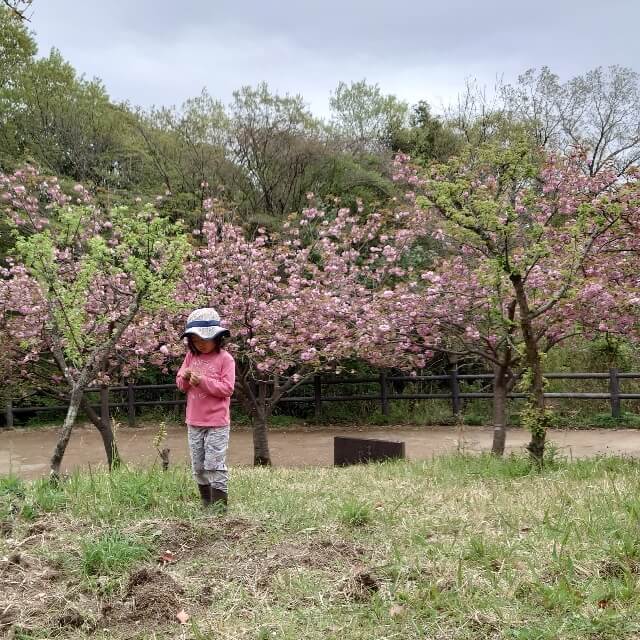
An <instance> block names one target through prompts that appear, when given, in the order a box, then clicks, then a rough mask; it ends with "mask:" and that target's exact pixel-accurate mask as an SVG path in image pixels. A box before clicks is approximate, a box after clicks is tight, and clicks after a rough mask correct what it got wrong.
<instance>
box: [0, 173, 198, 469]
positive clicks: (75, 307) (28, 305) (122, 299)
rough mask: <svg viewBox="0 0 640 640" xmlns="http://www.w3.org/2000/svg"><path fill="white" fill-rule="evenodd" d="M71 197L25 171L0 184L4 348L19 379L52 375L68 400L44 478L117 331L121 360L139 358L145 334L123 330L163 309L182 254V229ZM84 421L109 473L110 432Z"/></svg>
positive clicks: (104, 366)
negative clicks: (9, 239)
mask: <svg viewBox="0 0 640 640" xmlns="http://www.w3.org/2000/svg"><path fill="white" fill-rule="evenodd" d="M73 192H74V193H73V195H72V196H71V195H66V194H65V193H64V192H63V190H62V189H61V188H60V186H59V184H58V182H57V180H56V179H55V178H45V177H43V176H41V175H40V174H39V173H38V172H37V171H36V170H35V169H32V168H25V169H23V170H20V171H17V172H16V173H14V174H12V175H5V174H0V203H1V206H2V210H3V213H4V214H5V215H6V216H7V218H8V220H9V222H10V224H11V226H12V228H13V233H14V236H15V249H14V251H13V255H12V256H11V257H10V258H9V259H8V261H7V264H6V266H5V267H3V269H2V273H1V276H2V279H1V280H0V288H1V291H0V299H2V300H3V312H4V317H3V323H2V325H3V337H4V341H5V342H6V343H8V344H12V345H13V348H14V349H15V350H16V351H18V352H22V353H23V354H24V355H23V357H22V366H23V369H24V370H26V369H27V367H28V366H29V364H30V363H38V364H40V365H42V364H43V363H44V364H53V365H55V366H56V367H57V369H58V377H55V378H54V379H53V380H54V382H58V383H59V384H60V385H65V386H66V388H67V392H68V394H69V396H70V399H69V408H68V411H67V414H66V417H65V420H64V423H63V425H62V429H61V432H60V436H59V439H58V442H57V445H56V448H55V451H54V453H53V456H52V459H51V473H52V475H53V476H54V477H57V476H58V475H59V472H60V464H61V461H62V457H63V455H64V452H65V449H66V446H67V443H68V441H69V438H70V436H71V432H72V429H73V426H74V424H75V421H76V417H77V414H78V411H79V409H80V407H81V406H82V407H83V408H84V409H85V411H87V412H89V414H90V417H91V408H90V407H89V406H88V404H87V403H86V402H84V403H83V398H84V394H85V390H86V388H87V387H88V386H89V385H91V384H92V383H106V382H108V380H109V374H110V370H109V362H110V360H113V358H114V354H116V353H117V351H118V349H119V348H120V349H122V348H123V347H124V346H125V345H126V343H125V341H124V336H125V333H126V332H127V331H129V344H128V349H129V352H130V353H133V354H138V355H140V354H142V353H143V352H144V348H143V347H142V348H141V347H136V346H135V337H136V336H144V335H145V334H146V331H149V330H150V327H148V326H147V327H145V326H144V325H141V326H138V327H137V330H133V331H132V326H133V325H134V323H135V322H136V321H137V320H138V319H143V313H144V312H146V313H147V314H148V312H149V311H150V310H155V309H157V308H159V307H160V306H161V305H164V304H166V301H167V299H168V297H169V295H170V294H171V292H172V291H173V288H174V286H175V283H176V281H177V278H178V276H179V274H180V271H181V268H182V264H183V262H184V259H185V255H186V254H187V248H188V244H187V242H186V239H185V236H184V232H183V229H182V226H181V225H180V224H179V223H172V222H171V221H169V220H168V218H166V217H164V216H162V215H160V214H159V213H158V212H157V211H156V210H154V209H153V207H151V206H150V205H146V206H141V207H140V208H138V209H136V210H131V209H129V208H126V207H115V208H112V209H111V210H109V211H103V210H101V209H99V208H98V207H95V206H93V205H92V204H91V199H90V196H89V194H88V193H87V191H86V190H85V189H84V187H82V186H81V185H76V186H75V187H74V190H73ZM145 330H146V331H145ZM94 417H95V416H94ZM93 421H94V423H95V424H96V426H98V425H101V426H100V427H99V428H100V431H101V435H102V437H103V441H104V444H105V449H106V452H107V457H108V461H109V463H110V465H111V464H113V463H115V462H117V459H118V458H117V451H116V450H115V443H114V442H113V434H112V433H111V429H110V425H103V424H102V423H101V422H100V421H99V420H98V421H97V422H96V421H95V420H93Z"/></svg>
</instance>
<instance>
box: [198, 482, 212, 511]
mask: <svg viewBox="0 0 640 640" xmlns="http://www.w3.org/2000/svg"><path fill="white" fill-rule="evenodd" d="M198 490H199V491H200V498H202V506H203V507H208V506H209V505H210V504H211V486H210V485H208V484H198Z"/></svg>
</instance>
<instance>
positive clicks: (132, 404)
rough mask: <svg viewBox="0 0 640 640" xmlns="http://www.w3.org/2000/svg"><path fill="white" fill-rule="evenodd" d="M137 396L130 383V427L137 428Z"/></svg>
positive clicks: (128, 406) (128, 397) (128, 393)
mask: <svg viewBox="0 0 640 640" xmlns="http://www.w3.org/2000/svg"><path fill="white" fill-rule="evenodd" d="M135 402H136V396H135V393H134V391H133V384H132V383H131V382H129V383H128V384H127V413H128V414H129V426H130V427H135V426H136V405H135Z"/></svg>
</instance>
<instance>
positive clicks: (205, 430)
mask: <svg viewBox="0 0 640 640" xmlns="http://www.w3.org/2000/svg"><path fill="white" fill-rule="evenodd" d="M187 428H188V438H189V452H190V454H191V468H192V470H193V477H194V478H195V479H196V482H197V483H198V484H210V485H211V486H212V487H213V488H214V489H220V490H221V491H225V492H226V491H227V485H228V481H229V472H228V469H227V447H228V446H229V427H192V426H191V425H188V427H187Z"/></svg>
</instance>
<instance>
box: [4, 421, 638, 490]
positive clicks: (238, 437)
mask: <svg viewBox="0 0 640 640" xmlns="http://www.w3.org/2000/svg"><path fill="white" fill-rule="evenodd" d="M155 433H156V427H152V426H143V427H137V428H135V429H130V428H124V427H123V428H121V429H120V430H119V432H118V435H117V437H118V443H119V448H120V453H121V455H122V457H123V459H124V460H125V461H126V462H128V463H133V464H149V463H151V462H153V461H154V460H155V459H157V454H156V452H155V449H154V447H153V439H154V436H155ZM345 433H348V434H353V435H354V437H369V438H380V439H384V440H401V441H403V442H405V445H406V453H407V457H409V458H410V459H413V460H424V459H429V458H431V457H432V456H434V455H436V454H439V453H444V452H452V451H455V450H456V449H458V448H459V447H461V446H463V447H464V449H465V450H466V451H474V452H478V451H486V450H489V449H490V448H491V438H492V430H491V428H489V427H465V428H464V430H463V431H462V432H459V431H458V430H457V429H456V428H453V427H406V426H401V427H375V428H365V427H361V428H353V427H350V428H324V429H311V428H298V429H293V428H288V429H286V430H285V429H282V430H274V431H272V432H271V434H270V440H269V442H270V447H271V455H272V460H273V463H274V464H276V465H278V466H291V467H300V466H307V465H321V466H323V465H324V466H326V465H331V464H332V463H333V437H334V436H336V435H345ZM549 440H550V442H552V443H553V444H554V445H555V446H556V447H557V448H558V449H559V451H560V453H561V454H564V455H566V456H570V457H576V458H577V457H588V456H594V455H598V454H608V455H613V454H615V455H626V456H639V457H640V431H638V430H632V429H618V430H613V429H589V430H584V429H582V430H563V431H553V432H551V433H550V434H549ZM55 441H56V430H55V429H49V428H47V429H34V430H25V429H13V430H0V475H1V474H7V473H13V474H16V475H18V476H21V477H23V478H25V479H33V478H37V477H39V476H42V475H45V474H46V473H47V470H48V460H49V457H50V455H51V452H52V451H53V447H54V444H55ZM527 442H528V434H527V433H526V432H525V431H523V430H521V429H512V430H510V431H509V434H508V436H507V444H508V450H509V451H513V450H516V451H517V450H522V448H523V446H524V445H525V444H526V443H527ZM166 446H168V447H170V449H171V463H172V464H176V463H178V464H181V463H183V462H184V461H185V460H187V459H188V451H187V443H186V435H185V430H184V427H180V426H172V427H169V428H168V434H167V440H166ZM229 461H230V463H231V464H232V465H249V464H251V463H252V436H251V432H250V431H249V430H247V429H238V430H234V431H232V434H231V443H230V447H229ZM103 462H104V451H103V449H102V444H101V441H100V438H99V436H98V432H97V431H96V430H95V429H94V428H93V427H90V426H82V427H77V428H76V429H75V431H74V433H73V435H72V437H71V441H70V443H69V447H68V449H67V452H66V455H65V458H64V464H63V470H64V471H70V470H71V469H75V468H77V467H81V466H87V465H89V464H91V465H92V466H95V465H99V464H102V463H103Z"/></svg>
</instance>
